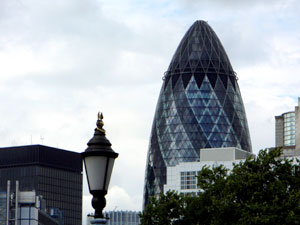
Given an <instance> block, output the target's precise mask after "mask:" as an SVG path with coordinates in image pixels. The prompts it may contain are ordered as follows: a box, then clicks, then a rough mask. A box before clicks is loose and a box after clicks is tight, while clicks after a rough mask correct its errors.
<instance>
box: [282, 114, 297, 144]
mask: <svg viewBox="0 0 300 225" xmlns="http://www.w3.org/2000/svg"><path fill="white" fill-rule="evenodd" d="M283 118H284V127H283V130H284V135H283V136H284V146H294V145H295V127H296V125H295V112H289V113H286V114H284V115H283Z"/></svg>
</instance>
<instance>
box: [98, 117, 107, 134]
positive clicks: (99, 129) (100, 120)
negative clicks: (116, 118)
mask: <svg viewBox="0 0 300 225" xmlns="http://www.w3.org/2000/svg"><path fill="white" fill-rule="evenodd" d="M103 118H104V117H103V113H100V112H98V120H97V123H96V125H97V128H96V130H98V131H100V132H102V133H104V134H105V130H104V129H103V126H104V123H103Z"/></svg>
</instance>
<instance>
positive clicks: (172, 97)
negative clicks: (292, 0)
mask: <svg viewBox="0 0 300 225" xmlns="http://www.w3.org/2000/svg"><path fill="white" fill-rule="evenodd" d="M226 147H237V148H239V149H242V150H244V151H247V152H249V153H251V152H252V147H251V140H250V135H249V129H248V124H247V118H246V113H245V109H244V105H243V101H242V97H241V94H240V90H239V86H238V83H237V76H236V74H235V72H234V71H233V69H232V66H231V63H230V61H229V58H228V57H227V54H226V52H225V50H224V48H223V46H222V44H221V42H220V40H219V39H218V37H217V35H216V34H215V32H214V31H213V30H212V28H211V27H210V26H209V25H208V24H207V22H204V21H196V22H195V23H194V24H193V25H192V26H191V27H190V28H189V30H188V31H187V33H186V34H185V35H184V37H183V39H182V40H181V42H180V44H179V46H178V48H177V50H176V52H175V54H174V56H173V58H172V60H171V63H170V66H169V68H168V70H167V71H166V72H165V75H164V77H163V84H162V88H161V92H160V95H159V99H158V103H157V106H156V111H155V116H154V121H153V125H152V131H151V137H150V144H149V149H148V156H147V163H146V171H145V186H144V206H145V204H147V202H148V198H149V197H150V196H154V195H157V194H159V193H161V192H163V186H164V184H166V179H167V177H166V176H167V175H166V168H167V167H169V166H176V165H178V164H179V163H181V162H194V161H199V159H200V149H203V148H226Z"/></svg>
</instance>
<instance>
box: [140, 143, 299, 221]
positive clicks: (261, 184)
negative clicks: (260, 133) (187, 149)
mask: <svg viewBox="0 0 300 225" xmlns="http://www.w3.org/2000/svg"><path fill="white" fill-rule="evenodd" d="M280 154H281V151H280V149H275V150H261V151H260V152H259V154H258V156H257V157H256V158H250V159H247V160H245V161H243V162H240V163H238V164H235V165H234V167H233V169H232V170H231V171H229V170H228V169H226V168H224V167H223V166H218V167H213V168H209V167H203V168H202V170H201V171H200V172H199V175H198V186H199V188H200V190H201V191H199V193H198V194H197V195H196V196H194V197H193V196H188V195H183V194H178V193H176V192H167V193H166V194H161V195H160V197H159V198H152V200H151V201H150V203H149V204H148V205H147V206H146V208H145V210H144V211H143V213H142V214H141V224H142V225H171V224H173V225H183V224H185V225H186V224H189V225H200V224H204V225H205V224H214V225H218V224H220V225H221V224H222V225H226V224H231V225H232V224H239V225H243V224H245V225H251V224H260V225H263V224H289V225H293V224H300V166H299V160H296V161H295V162H294V163H293V161H292V160H289V159H279V158H278V157H279V156H280Z"/></svg>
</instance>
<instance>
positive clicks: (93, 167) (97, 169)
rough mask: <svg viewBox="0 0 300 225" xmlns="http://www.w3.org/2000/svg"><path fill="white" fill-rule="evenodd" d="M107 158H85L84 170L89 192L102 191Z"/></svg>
mask: <svg viewBox="0 0 300 225" xmlns="http://www.w3.org/2000/svg"><path fill="white" fill-rule="evenodd" d="M106 162H107V157H104V156H88V157H86V158H85V168H86V173H87V176H88V183H89V186H90V191H93V190H103V182H104V177H105V169H106Z"/></svg>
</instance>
